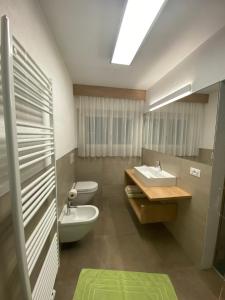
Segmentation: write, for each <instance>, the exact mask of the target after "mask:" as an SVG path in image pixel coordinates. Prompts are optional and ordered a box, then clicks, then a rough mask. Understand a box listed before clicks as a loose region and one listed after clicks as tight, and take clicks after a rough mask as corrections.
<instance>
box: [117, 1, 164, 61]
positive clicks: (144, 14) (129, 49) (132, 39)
mask: <svg viewBox="0 0 225 300" xmlns="http://www.w3.org/2000/svg"><path fill="white" fill-rule="evenodd" d="M166 1H167V0H128V1H127V5H126V9H125V13H124V16H123V20H122V24H121V27H120V31H119V35H118V38H117V41H116V46H115V49H114V53H113V57H112V60H111V63H113V64H121V65H130V64H131V62H132V60H133V58H134V56H135V54H136V53H137V51H138V49H139V47H140V45H141V43H142V42H143V40H144V38H145V36H146V34H147V32H148V31H149V29H150V27H151V25H152V24H153V22H154V21H155V20H156V17H157V16H158V15H159V13H160V11H161V9H162V7H163V4H165V3H166Z"/></svg>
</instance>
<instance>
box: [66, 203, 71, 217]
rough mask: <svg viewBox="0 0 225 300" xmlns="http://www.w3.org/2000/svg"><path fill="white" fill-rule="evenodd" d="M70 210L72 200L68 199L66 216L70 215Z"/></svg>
mask: <svg viewBox="0 0 225 300" xmlns="http://www.w3.org/2000/svg"><path fill="white" fill-rule="evenodd" d="M70 208H71V205H70V199H67V204H66V214H67V216H69V215H70Z"/></svg>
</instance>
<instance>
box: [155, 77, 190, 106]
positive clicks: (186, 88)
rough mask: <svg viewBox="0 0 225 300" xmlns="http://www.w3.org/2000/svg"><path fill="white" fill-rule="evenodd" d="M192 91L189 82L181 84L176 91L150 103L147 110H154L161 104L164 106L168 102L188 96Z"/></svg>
mask: <svg viewBox="0 0 225 300" xmlns="http://www.w3.org/2000/svg"><path fill="white" fill-rule="evenodd" d="M191 93H192V85H191V84H190V83H189V84H187V85H185V86H183V87H182V88H180V89H179V90H177V91H176V92H173V93H172V94H169V95H168V96H166V97H164V98H162V99H160V100H159V101H157V102H155V103H153V104H151V105H150V106H149V111H153V110H156V109H158V108H160V107H162V106H165V105H167V104H169V103H172V102H175V101H177V100H179V99H181V98H183V97H185V96H188V95H190V94H191Z"/></svg>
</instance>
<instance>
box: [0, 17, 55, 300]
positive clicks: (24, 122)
mask: <svg viewBox="0 0 225 300" xmlns="http://www.w3.org/2000/svg"><path fill="white" fill-rule="evenodd" d="M1 78H2V96H3V107H4V121H5V131H6V145H7V157H8V169H9V185H10V198H11V201H12V213H13V224H14V234H15V239H16V252H17V261H18V267H19V271H20V278H21V284H22V292H23V300H31V299H35V300H50V299H53V298H54V293H55V292H54V289H53V288H54V282H55V278H56V274H57V271H58V266H59V252H58V229H57V212H56V211H57V209H56V167H55V146H54V129H53V102H52V83H51V80H49V79H48V77H47V76H46V75H45V74H44V72H43V71H42V70H41V69H40V68H39V67H38V65H37V64H36V63H35V62H34V60H33V59H32V58H31V57H30V55H29V54H28V53H27V52H26V50H25V49H24V48H23V47H22V46H21V45H20V43H19V42H18V41H17V40H16V39H15V38H14V37H12V36H11V33H10V29H9V19H8V18H7V17H6V16H3V17H2V19H1Z"/></svg>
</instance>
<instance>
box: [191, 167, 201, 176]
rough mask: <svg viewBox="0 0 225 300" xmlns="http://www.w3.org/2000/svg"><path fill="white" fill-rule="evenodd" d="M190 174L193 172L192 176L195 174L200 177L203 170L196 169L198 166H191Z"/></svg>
mask: <svg viewBox="0 0 225 300" xmlns="http://www.w3.org/2000/svg"><path fill="white" fill-rule="evenodd" d="M190 174H191V175H192V176H195V177H200V175H201V170H200V169H196V168H192V167H190Z"/></svg>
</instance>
